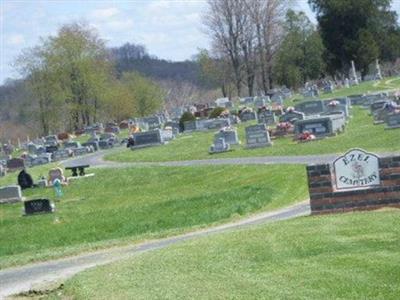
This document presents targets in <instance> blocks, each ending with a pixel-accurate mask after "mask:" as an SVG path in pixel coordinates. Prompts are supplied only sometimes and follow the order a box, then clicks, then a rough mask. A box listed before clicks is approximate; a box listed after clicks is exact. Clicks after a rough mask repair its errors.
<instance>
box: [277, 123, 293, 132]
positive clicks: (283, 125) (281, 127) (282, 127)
mask: <svg viewBox="0 0 400 300" xmlns="http://www.w3.org/2000/svg"><path fill="white" fill-rule="evenodd" d="M292 128H293V124H292V123H290V122H280V123H278V124H277V125H276V129H277V130H280V131H289V130H290V129H292Z"/></svg>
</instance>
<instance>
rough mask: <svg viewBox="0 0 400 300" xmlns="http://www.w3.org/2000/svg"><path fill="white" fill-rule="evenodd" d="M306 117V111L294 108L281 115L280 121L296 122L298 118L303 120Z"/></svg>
mask: <svg viewBox="0 0 400 300" xmlns="http://www.w3.org/2000/svg"><path fill="white" fill-rule="evenodd" d="M304 118H305V115H304V113H302V112H298V111H294V110H292V111H288V112H286V113H285V114H283V115H281V116H280V117H279V122H289V123H292V124H294V123H295V122H296V121H297V120H303V119H304Z"/></svg>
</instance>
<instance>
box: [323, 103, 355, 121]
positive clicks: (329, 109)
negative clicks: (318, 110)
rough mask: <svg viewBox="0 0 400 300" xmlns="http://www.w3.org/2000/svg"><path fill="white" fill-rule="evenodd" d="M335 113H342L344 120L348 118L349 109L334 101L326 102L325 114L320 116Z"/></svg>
mask: <svg viewBox="0 0 400 300" xmlns="http://www.w3.org/2000/svg"><path fill="white" fill-rule="evenodd" d="M335 112H342V113H343V114H344V116H345V117H346V119H347V118H349V117H350V111H349V107H348V106H347V105H343V104H341V103H340V102H339V101H336V100H333V101H330V102H328V103H327V105H326V112H325V113H322V114H321V115H326V114H332V113H335Z"/></svg>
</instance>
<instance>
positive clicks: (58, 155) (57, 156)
mask: <svg viewBox="0 0 400 300" xmlns="http://www.w3.org/2000/svg"><path fill="white" fill-rule="evenodd" d="M69 157H70V151H69V150H67V149H61V150H58V151H56V152H53V154H52V156H51V158H52V160H54V161H57V160H63V159H67V158H69Z"/></svg>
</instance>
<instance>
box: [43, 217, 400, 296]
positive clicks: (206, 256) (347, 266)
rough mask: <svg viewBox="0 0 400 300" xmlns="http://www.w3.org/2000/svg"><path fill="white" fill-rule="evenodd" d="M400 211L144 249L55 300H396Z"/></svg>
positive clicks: (76, 282) (83, 276) (298, 222)
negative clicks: (144, 250)
mask: <svg viewBox="0 0 400 300" xmlns="http://www.w3.org/2000/svg"><path fill="white" fill-rule="evenodd" d="M399 217H400V215H399V211H380V212H367V213H353V214H346V215H331V216H324V217H303V218H298V219H295V220H290V221H285V222H279V223H275V224H270V225H263V226H257V227H253V228H251V229H246V230H236V231H234V232H229V233H225V234H219V235H217V236H212V237H207V238H203V239H200V240H197V241H191V242H186V243H184V244H180V245H175V246H171V247H168V248H165V249H162V250H156V251H153V252H149V253H145V254H140V255H138V256H135V257H133V258H131V259H129V260H124V261H121V262H118V263H113V264H111V265H106V266H102V267H98V268H95V269H92V270H88V271H85V272H83V273H80V274H79V275H77V276H75V277H74V278H72V279H71V280H68V281H67V282H66V284H65V286H64V288H63V290H61V291H57V293H54V294H52V295H51V296H50V297H49V298H51V299H58V298H60V297H63V299H70V298H71V299H398V297H399V295H400V285H399V278H400V268H398V266H399V265H400V236H399V234H398V229H399V226H400V218H399Z"/></svg>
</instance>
